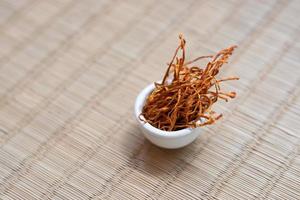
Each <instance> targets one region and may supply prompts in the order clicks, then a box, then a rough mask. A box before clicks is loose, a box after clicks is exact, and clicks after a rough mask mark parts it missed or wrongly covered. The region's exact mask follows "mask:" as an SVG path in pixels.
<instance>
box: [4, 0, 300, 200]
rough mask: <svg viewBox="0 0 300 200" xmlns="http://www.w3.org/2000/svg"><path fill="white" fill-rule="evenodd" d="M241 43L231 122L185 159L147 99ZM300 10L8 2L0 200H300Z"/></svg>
mask: <svg viewBox="0 0 300 200" xmlns="http://www.w3.org/2000/svg"><path fill="white" fill-rule="evenodd" d="M180 32H182V33H184V34H185V37H186V39H187V48H188V49H187V50H188V52H187V54H188V57H189V58H193V57H195V56H199V55H207V54H211V53H215V52H216V51H218V50H220V49H222V48H225V47H227V46H229V45H233V44H237V45H238V46H239V48H238V49H237V50H236V52H235V54H234V56H233V57H232V59H231V60H230V64H228V65H226V66H225V67H224V68H223V71H222V72H221V75H222V76H224V77H226V76H228V75H237V76H240V78H241V80H240V81H237V82H230V83H228V84H226V86H225V87H224V88H225V89H228V90H234V91H236V92H237V93H238V96H237V98H236V99H235V100H233V101H230V102H229V103H220V104H219V105H218V106H217V107H216V109H217V110H218V111H219V112H222V113H223V114H224V118H223V119H222V120H220V121H219V122H218V123H217V124H216V125H215V126H210V127H207V128H203V133H202V135H201V136H200V137H199V138H198V139H197V140H196V141H195V142H194V143H192V144H191V145H189V146H187V147H185V148H183V149H179V150H164V149H160V148H158V147H155V146H153V145H152V144H150V143H149V142H148V141H147V140H145V139H144V137H143V136H142V134H141V132H140V131H139V130H138V128H137V124H136V122H135V119H134V117H133V104H134V101H135V97H136V95H137V94H138V92H139V91H140V90H141V89H142V88H144V87H145V86H146V85H148V84H149V83H151V82H153V81H156V80H159V79H161V77H162V74H163V73H164V71H165V69H166V62H168V61H169V60H170V58H171V56H172V54H173V51H174V49H175V48H176V46H177V43H178V40H177V35H178V33H180ZM299 36H300V1H298V0H293V1H292V0H291V1H281V0H278V1H275V0H253V1H252V0H248V1H239V0H229V1H221V0H212V1H204V0H185V1H182V0H166V1H159V0H147V1H138V0H122V1H121V0H111V1H109V0H101V1H100V0H84V1H82V0H47V1H46V0H1V1H0V199H47V198H48V199H300V146H299V145H300V132H299V129H300V122H299V121H300V97H299V94H300V66H299V63H300V43H299Z"/></svg>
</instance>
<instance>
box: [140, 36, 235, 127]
mask: <svg viewBox="0 0 300 200" xmlns="http://www.w3.org/2000/svg"><path fill="white" fill-rule="evenodd" d="M179 40H180V44H179V46H178V47H177V49H176V51H175V54H174V56H173V58H172V60H171V62H170V63H169V67H168V69H167V71H166V73H165V76H164V78H163V80H162V82H161V83H155V89H154V90H153V91H152V93H151V94H150V95H149V96H148V98H147V100H146V102H145V105H144V107H143V110H142V113H141V115H142V116H144V118H145V119H144V120H145V121H146V122H148V123H150V124H151V125H152V126H154V127H156V128H159V129H161V130H164V131H175V130H180V129H184V128H196V127H199V126H205V125H208V124H213V123H214V122H215V121H216V120H218V119H219V118H220V117H221V116H222V115H221V114H219V115H218V114H216V113H215V112H214V111H212V110H211V107H212V105H213V104H214V103H215V102H217V100H218V99H219V98H220V99H223V100H225V101H227V100H228V98H234V97H235V95H236V94H235V92H228V93H226V92H222V91H221V90H220V83H221V82H223V81H227V80H238V78H237V77H228V78H224V79H217V78H216V75H217V74H218V73H219V69H220V68H221V67H222V65H223V64H224V63H227V60H228V58H229V56H230V55H231V54H232V53H233V50H234V49H235V48H236V46H232V47H229V48H227V49H223V50H222V51H220V52H219V53H217V54H216V55H215V56H212V55H210V56H201V57H198V58H196V59H194V60H192V61H189V62H185V39H184V38H183V36H182V35H179ZM179 50H181V52H182V54H181V57H180V58H178V57H177V54H178V52H179ZM203 58H210V59H211V60H210V61H209V62H208V63H207V65H206V67H205V69H201V68H200V67H197V66H189V65H190V64H192V63H194V62H195V61H198V60H200V59H203ZM174 61H175V64H174ZM171 78H172V79H171Z"/></svg>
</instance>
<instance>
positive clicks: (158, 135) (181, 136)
mask: <svg viewBox="0 0 300 200" xmlns="http://www.w3.org/2000/svg"><path fill="white" fill-rule="evenodd" d="M154 88H155V85H154V83H152V84H150V85H148V86H147V87H146V88H145V89H143V90H142V91H141V92H140V93H139V95H138V96H137V98H136V101H135V107H134V113H135V117H136V119H137V121H138V124H139V126H140V128H141V130H142V132H143V134H144V135H145V137H146V138H147V139H148V140H150V141H151V142H152V143H153V144H155V145H157V146H159V147H163V148H167V149H177V148H181V147H184V146H186V145H188V144H190V143H191V142H193V141H194V140H195V139H196V138H197V137H198V136H199V134H200V132H201V130H200V128H194V129H192V128H186V129H182V130H179V131H163V130H160V129H158V128H155V127H154V126H152V125H151V124H149V123H145V122H144V121H142V120H140V118H139V115H140V114H141V112H142V109H143V106H144V103H145V101H146V99H147V97H148V95H149V94H150V93H151V92H152V91H153V89H154ZM141 117H142V118H143V116H141Z"/></svg>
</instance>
